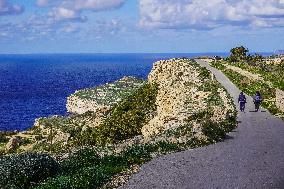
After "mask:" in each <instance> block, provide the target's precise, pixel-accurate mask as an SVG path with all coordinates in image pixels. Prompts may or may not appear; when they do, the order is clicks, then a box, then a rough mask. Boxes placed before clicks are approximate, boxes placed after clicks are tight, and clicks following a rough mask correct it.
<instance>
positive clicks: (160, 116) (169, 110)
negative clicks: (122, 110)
mask: <svg viewBox="0 0 284 189" xmlns="http://www.w3.org/2000/svg"><path fill="white" fill-rule="evenodd" d="M148 81H149V82H150V83H157V84H158V86H159V90H158V95H157V99H156V105H157V114H156V116H155V117H154V118H153V119H152V120H151V121H150V122H149V123H148V124H147V125H145V126H144V127H143V128H142V134H143V136H144V137H145V138H149V137H151V136H155V135H158V134H160V133H163V132H165V131H167V130H172V129H177V128H179V127H183V126H185V125H186V124H188V123H189V122H192V123H191V124H193V128H192V129H193V132H195V133H196V135H199V136H202V129H201V127H200V124H198V123H197V122H196V121H195V120H194V118H191V117H193V115H197V114H201V113H202V112H205V113H208V114H210V115H211V118H210V119H211V121H213V122H220V121H223V120H225V119H226V116H227V114H228V113H229V112H233V110H234V107H233V105H232V103H231V102H230V101H229V96H228V95H227V93H226V91H225V90H224V89H223V88H222V87H221V86H220V85H219V83H217V81H216V80H215V79H214V77H212V75H211V74H210V73H209V72H208V71H207V70H205V68H201V67H200V66H199V65H197V64H196V63H195V62H194V61H190V60H188V59H171V60H162V61H158V62H156V63H155V64H154V66H153V69H152V71H151V73H150V74H149V76H148Z"/></svg>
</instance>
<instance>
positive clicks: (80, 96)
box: [66, 77, 144, 114]
mask: <svg viewBox="0 0 284 189" xmlns="http://www.w3.org/2000/svg"><path fill="white" fill-rule="evenodd" d="M143 84H144V81H143V80H141V79H137V78H135V77H123V78H122V79H120V80H118V81H115V82H113V83H109V84H105V85H102V86H99V87H95V88H90V89H83V90H79V91H76V92H75V93H74V94H72V95H71V96H69V97H68V98H67V105H66V108H67V111H68V112H70V113H75V114H83V113H85V112H88V111H91V112H99V113H107V112H108V111H109V110H110V109H111V108H112V107H113V106H114V105H116V104H117V103H119V102H120V101H121V100H122V99H124V98H126V97H127V96H128V95H130V94H131V93H132V92H133V91H134V90H136V89H138V88H139V87H141V86H142V85H143Z"/></svg>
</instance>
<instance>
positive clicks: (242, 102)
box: [238, 92, 247, 112]
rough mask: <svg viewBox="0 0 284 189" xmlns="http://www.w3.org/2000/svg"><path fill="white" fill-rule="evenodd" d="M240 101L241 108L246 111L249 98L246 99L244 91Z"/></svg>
mask: <svg viewBox="0 0 284 189" xmlns="http://www.w3.org/2000/svg"><path fill="white" fill-rule="evenodd" d="M238 102H239V103H240V110H241V112H244V111H245V106H246V103H247V99H246V96H245V95H244V93H243V92H241V93H240V95H239V99H238Z"/></svg>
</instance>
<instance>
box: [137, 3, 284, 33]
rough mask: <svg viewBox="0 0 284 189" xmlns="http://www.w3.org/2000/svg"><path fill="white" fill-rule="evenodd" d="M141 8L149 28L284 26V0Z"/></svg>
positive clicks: (146, 6)
mask: <svg viewBox="0 0 284 189" xmlns="http://www.w3.org/2000/svg"><path fill="white" fill-rule="evenodd" d="M139 6H140V15H141V19H140V26H142V27H148V28H175V29H178V28H192V29H211V28H216V27H220V26H224V25H237V26H258V27H271V26H284V24H283V22H281V20H283V17H284V3H283V0H242V1H239V0H203V1H200V0H179V1H176V0H140V3H139ZM279 24H282V25H279Z"/></svg>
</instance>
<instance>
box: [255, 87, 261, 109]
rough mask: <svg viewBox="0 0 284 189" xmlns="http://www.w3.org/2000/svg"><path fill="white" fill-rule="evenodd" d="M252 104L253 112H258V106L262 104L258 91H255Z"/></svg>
mask: <svg viewBox="0 0 284 189" xmlns="http://www.w3.org/2000/svg"><path fill="white" fill-rule="evenodd" d="M253 102H254V106H255V111H256V112H258V110H259V106H260V104H261V102H262V97H261V95H260V92H259V91H256V94H255V96H254V97H253Z"/></svg>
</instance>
